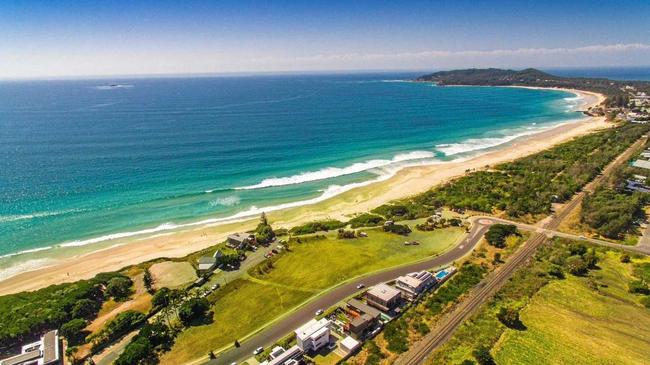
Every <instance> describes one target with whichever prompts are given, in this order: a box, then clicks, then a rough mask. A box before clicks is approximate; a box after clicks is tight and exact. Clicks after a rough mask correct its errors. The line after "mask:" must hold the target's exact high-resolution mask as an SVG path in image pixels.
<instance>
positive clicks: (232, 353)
mask: <svg viewBox="0 0 650 365" xmlns="http://www.w3.org/2000/svg"><path fill="white" fill-rule="evenodd" d="M490 219H491V218H487V217H486V218H480V219H475V220H474V221H473V224H472V228H471V229H470V231H469V234H468V235H467V236H466V237H465V238H464V239H463V240H462V241H461V242H460V243H458V244H457V245H456V246H455V247H453V248H452V249H450V250H449V251H446V252H445V253H443V254H441V255H439V256H435V257H432V258H431V259H428V260H425V261H420V262H417V263H414V264H412V265H406V266H401V267H398V268H394V269H389V270H386V271H382V272H380V273H376V274H370V275H368V276H365V277H362V278H359V279H356V280H353V281H351V282H348V283H346V284H343V285H341V286H338V287H336V288H335V289H333V290H331V291H329V292H327V293H326V294H323V295H322V296H319V297H317V298H315V299H314V300H312V301H310V302H309V303H307V304H305V305H304V306H302V307H300V308H299V309H298V310H296V311H294V312H292V313H290V314H289V315H287V316H286V317H284V318H282V319H280V320H279V321H277V322H275V323H273V324H271V325H269V326H268V327H266V328H265V329H263V330H262V331H260V332H258V333H257V334H255V335H253V336H252V337H251V338H249V339H247V340H246V341H243V342H241V346H240V347H239V348H235V347H233V348H231V349H229V350H227V351H225V352H223V353H221V354H219V355H218V356H217V358H216V359H214V360H210V361H208V362H206V364H211V365H216V364H224V365H227V364H230V363H232V362H239V361H242V360H245V359H247V358H250V357H251V356H252V355H253V351H254V350H255V349H256V348H258V347H260V346H263V347H266V346H269V345H272V344H273V343H275V342H276V341H278V340H279V339H281V338H282V337H284V336H286V335H287V334H289V333H291V332H293V330H295V329H296V328H298V327H300V326H301V325H302V324H304V323H306V322H308V321H309V320H310V319H312V318H314V313H315V312H316V311H317V310H319V309H327V308H329V307H332V306H334V305H336V304H337V303H338V302H340V301H341V300H343V299H345V298H347V297H349V296H351V295H353V294H355V293H356V292H358V291H359V289H357V285H359V284H361V283H363V284H365V285H367V286H372V285H376V284H379V283H383V282H386V281H391V280H394V279H395V278H397V277H398V276H401V275H405V274H408V273H410V272H413V271H421V270H428V269H431V268H435V267H439V266H444V265H449V264H451V263H453V262H454V261H456V260H458V259H460V258H462V257H463V256H465V255H467V254H468V253H470V252H471V251H472V249H474V246H476V244H477V243H478V242H479V241H480V239H481V237H483V234H485V231H487V229H488V228H489V226H490V225H491V224H492V223H494V221H492V220H490ZM233 341H234V339H233Z"/></svg>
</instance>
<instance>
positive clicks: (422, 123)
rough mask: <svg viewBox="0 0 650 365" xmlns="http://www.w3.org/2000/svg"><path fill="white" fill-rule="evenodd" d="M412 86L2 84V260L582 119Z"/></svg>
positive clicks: (263, 79) (344, 180) (240, 80)
mask: <svg viewBox="0 0 650 365" xmlns="http://www.w3.org/2000/svg"><path fill="white" fill-rule="evenodd" d="M414 76H416V75H414V74H394V75H389V74H363V75H358V74H357V75H318V76H257V77H215V78H159V79H131V80H109V81H107V80H81V81H79V80H77V81H29V82H28V81H24V82H2V83H0V255H7V254H11V253H15V252H18V251H23V250H30V249H37V248H42V247H47V246H51V245H56V244H61V243H70V242H73V243H74V244H83V243H89V242H93V241H92V239H94V238H97V237H103V236H106V235H115V234H120V233H123V232H135V231H141V230H149V231H151V232H152V231H157V230H162V229H164V228H165V227H172V226H174V225H180V224H186V223H189V222H196V221H201V220H205V219H220V218H224V217H229V216H232V215H234V214H242V213H241V212H247V211H248V212H250V213H253V212H256V210H255V209H254V208H255V207H257V208H260V207H277V206H278V205H281V204H296V203H295V202H300V201H305V200H309V199H311V200H313V201H315V200H318V199H322V198H323V197H324V195H325V196H331V195H334V194H336V193H338V192H340V191H342V190H345V189H348V188H349V187H350V186H353V185H351V184H360V183H363V182H364V181H369V180H374V179H378V178H382V177H385V176H388V175H390V174H391V173H393V172H394V171H395V170H396V169H397V168H399V166H401V165H404V164H411V163H422V162H427V161H432V160H434V159H438V160H450V159H454V158H459V157H463V156H466V155H467V154H468V153H477V152H479V151H481V150H482V149H485V148H490V147H494V146H496V145H498V144H500V143H504V142H506V141H508V140H510V139H512V137H513V136H516V135H520V134H525V133H530V132H531V131H534V130H537V129H539V128H542V127H545V126H546V127H547V126H548V125H549V123H557V122H561V121H566V120H569V119H573V118H577V117H579V113H577V112H576V111H571V110H570V107H571V106H572V105H573V104H574V103H575V100H573V99H572V98H571V97H572V96H573V95H571V94H568V93H565V92H561V91H540V90H526V89H516V88H480V87H435V86H432V85H429V84H423V83H410V82H390V81H389V80H400V79H408V78H411V77H414ZM109 83H114V84H119V85H121V86H120V87H106V85H107V84H109ZM161 225H164V226H161ZM123 234H124V235H128V233H123ZM88 240H91V241H88ZM0 266H1V265H0Z"/></svg>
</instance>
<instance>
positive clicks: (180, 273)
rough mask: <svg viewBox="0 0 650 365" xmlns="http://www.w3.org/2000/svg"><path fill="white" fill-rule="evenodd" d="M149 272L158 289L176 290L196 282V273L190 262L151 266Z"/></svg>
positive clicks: (170, 262)
mask: <svg viewBox="0 0 650 365" xmlns="http://www.w3.org/2000/svg"><path fill="white" fill-rule="evenodd" d="M149 272H151V276H153V285H154V287H155V288H157V289H160V288H163V287H167V288H172V289H174V288H178V287H181V286H183V285H185V284H188V283H191V282H192V281H194V280H196V272H195V271H194V268H193V267H192V265H190V263H189V262H174V261H164V262H160V263H157V264H153V265H151V267H150V268H149Z"/></svg>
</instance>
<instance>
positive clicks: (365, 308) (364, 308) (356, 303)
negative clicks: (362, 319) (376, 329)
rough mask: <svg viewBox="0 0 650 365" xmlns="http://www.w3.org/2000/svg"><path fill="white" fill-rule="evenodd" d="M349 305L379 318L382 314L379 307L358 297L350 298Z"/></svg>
mask: <svg viewBox="0 0 650 365" xmlns="http://www.w3.org/2000/svg"><path fill="white" fill-rule="evenodd" d="M348 305H349V306H350V307H353V308H356V309H358V310H360V311H361V312H363V313H365V314H367V315H369V316H371V317H373V318H377V317H379V316H381V312H380V311H378V310H377V309H375V308H373V307H371V306H369V305H367V304H366V303H364V302H362V301H360V300H358V299H350V300H348Z"/></svg>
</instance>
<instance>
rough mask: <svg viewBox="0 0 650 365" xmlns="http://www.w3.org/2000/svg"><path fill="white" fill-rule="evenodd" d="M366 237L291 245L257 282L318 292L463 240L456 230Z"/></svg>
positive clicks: (330, 237) (330, 238) (375, 233)
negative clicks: (408, 242) (414, 244)
mask: <svg viewBox="0 0 650 365" xmlns="http://www.w3.org/2000/svg"><path fill="white" fill-rule="evenodd" d="M366 232H367V233H368V235H369V237H367V238H358V239H350V240H345V239H337V238H335V236H334V234H329V235H328V239H326V240H314V241H304V243H293V244H292V245H291V250H292V252H287V253H286V254H284V255H283V256H282V257H280V258H279V259H278V261H277V262H276V263H275V266H276V268H275V269H273V270H272V271H271V272H270V273H268V274H264V275H258V274H257V273H255V272H253V275H255V277H256V278H259V279H262V280H265V281H270V282H274V283H282V284H284V285H287V286H290V287H295V288H300V289H307V290H316V291H320V290H322V289H326V288H329V287H331V286H332V285H335V284H337V283H340V282H342V281H345V280H347V279H350V278H352V277H355V276H358V275H362V274H365V273H369V272H372V271H376V270H380V269H384V268H387V267H391V266H397V265H400V264H404V263H408V262H413V261H417V260H419V259H422V258H425V257H427V256H433V255H436V254H439V253H440V252H442V251H444V250H446V249H447V248H449V247H451V245H453V244H454V243H455V242H458V241H459V240H460V239H461V237H463V234H464V233H463V230H462V229H459V228H447V229H440V230H436V231H433V232H420V231H413V232H412V233H411V234H410V235H409V236H408V237H402V236H398V235H395V234H391V233H385V232H383V231H381V230H379V229H373V230H366ZM406 240H409V241H413V240H416V241H419V242H420V243H421V244H420V245H419V246H404V241H406Z"/></svg>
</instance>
